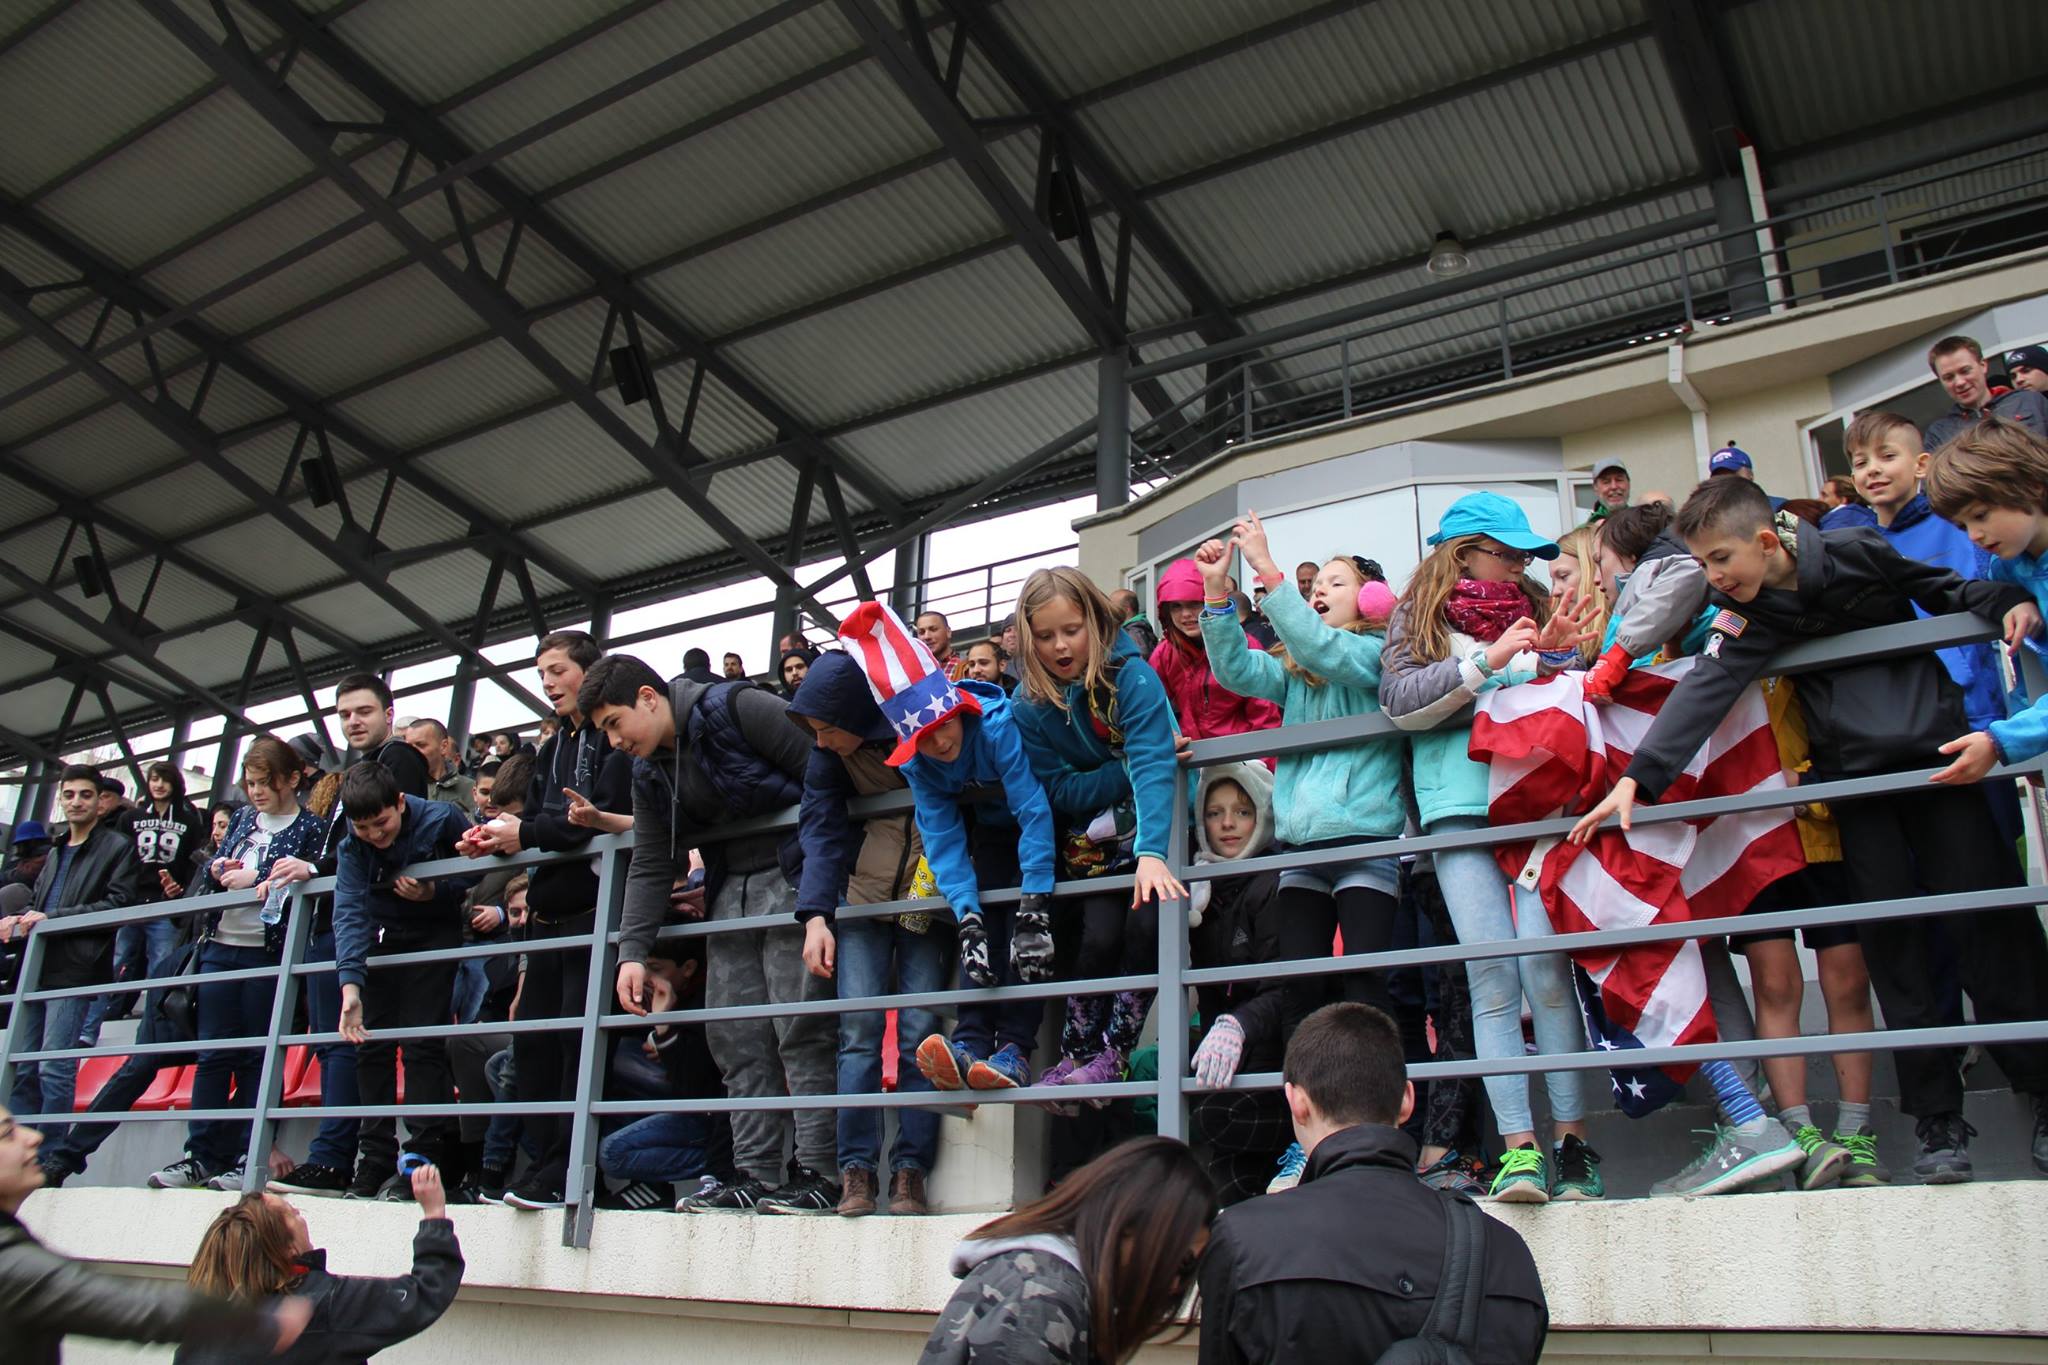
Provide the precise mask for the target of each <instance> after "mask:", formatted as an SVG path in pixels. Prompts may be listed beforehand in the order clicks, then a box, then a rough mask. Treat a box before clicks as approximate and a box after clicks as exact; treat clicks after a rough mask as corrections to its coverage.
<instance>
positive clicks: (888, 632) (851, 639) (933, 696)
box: [839, 602, 981, 768]
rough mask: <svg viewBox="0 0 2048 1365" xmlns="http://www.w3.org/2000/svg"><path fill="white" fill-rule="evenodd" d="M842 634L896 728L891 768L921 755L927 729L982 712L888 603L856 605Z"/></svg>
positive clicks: (840, 628) (841, 627)
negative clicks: (920, 742)
mask: <svg viewBox="0 0 2048 1365" xmlns="http://www.w3.org/2000/svg"><path fill="white" fill-rule="evenodd" d="M839 638H840V639H842V640H844V641H846V652H847V653H849V654H851V655H852V656H853V657H854V660H855V661H856V662H857V663H859V664H860V666H861V671H862V672H863V673H865V674H867V679H868V690H869V691H870V692H872V693H874V696H875V705H877V706H879V707H880V708H881V709H882V715H883V717H884V718H885V719H886V720H887V721H888V722H889V724H890V725H891V726H893V727H894V728H895V730H896V749H895V751H894V752H893V753H891V754H890V755H889V759H888V762H889V766H890V767H892V768H897V767H901V766H902V765H903V764H905V763H908V762H909V761H910V760H911V759H913V758H915V757H917V739H918V736H919V735H922V734H923V733H924V732H925V731H927V730H929V729H931V728H933V727H934V726H937V725H943V724H944V723H945V722H946V721H948V720H950V719H952V718H953V717H954V716H956V715H960V714H962V713H963V712H971V713H972V714H974V715H977V716H978V715H980V714H981V703H980V702H978V701H976V700H975V699H974V698H973V697H971V696H969V695H967V694H966V693H964V692H962V691H961V690H960V689H959V688H957V687H955V686H953V684H952V682H951V680H949V679H948V678H947V677H946V671H945V670H944V669H942V668H940V667H939V661H938V660H937V659H935V658H933V657H932V652H931V650H929V649H927V648H926V647H925V643H924V641H922V640H920V639H918V638H917V636H916V635H914V634H913V633H912V632H911V631H910V629H909V627H907V626H905V625H904V624H903V618H902V617H900V616H898V615H897V614H896V613H895V612H894V611H891V610H890V609H889V607H888V606H887V605H886V604H884V603H881V602H863V603H861V604H860V605H859V606H858V607H855V608H854V609H853V612H852V613H851V614H850V615H849V616H848V617H847V618H846V622H845V624H843V625H841V626H840V627H839Z"/></svg>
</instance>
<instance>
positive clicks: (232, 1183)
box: [206, 1156, 249, 1194]
mask: <svg viewBox="0 0 2048 1365" xmlns="http://www.w3.org/2000/svg"><path fill="white" fill-rule="evenodd" d="M248 1170H249V1158H248V1157H246V1156H239V1157H236V1158H235V1164H234V1165H232V1166H230V1167H228V1169H226V1170H225V1171H222V1172H221V1173H220V1174H219V1175H217V1176H215V1177H214V1178H213V1179H211V1180H209V1181H207V1182H206V1188H207V1189H209V1190H226V1191H228V1192H229V1193H232V1194H240V1193H241V1192H242V1177H243V1176H244V1175H245V1174H247V1173H248Z"/></svg>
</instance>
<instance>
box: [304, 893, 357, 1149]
mask: <svg viewBox="0 0 2048 1365" xmlns="http://www.w3.org/2000/svg"><path fill="white" fill-rule="evenodd" d="M333 960H334V931H333V930H331V929H330V930H328V931H327V932H325V933H321V934H315V935H314V936H313V938H312V941H311V942H310V943H308V944H307V945H306V961H308V962H332V961H333ZM306 1015H307V1017H308V1018H309V1019H311V1020H312V1023H313V1028H312V1031H313V1032H315V1033H332V1032H334V1030H335V1029H337V1028H338V1027H340V1025H341V978H340V977H338V976H336V975H335V974H334V973H333V972H322V973H321V974H320V975H318V976H309V977H307V978H306ZM313 1054H314V1055H315V1056H316V1057H318V1058H319V1059H320V1103H322V1104H326V1105H344V1104H360V1103H362V1101H361V1100H359V1099H358V1098H356V1096H357V1091H356V1046H355V1044H354V1043H322V1044H320V1045H319V1046H318V1047H316V1048H314V1049H313ZM306 1160H307V1161H309V1162H311V1163H312V1164H313V1165H315V1166H329V1167H332V1168H333V1169H335V1170H337V1171H353V1170H355V1168H356V1120H354V1119H327V1120H325V1121H323V1122H322V1123H321V1125H320V1131H319V1132H317V1133H315V1134H314V1135H313V1145H312V1147H311V1149H310V1150H308V1151H307V1153H306Z"/></svg>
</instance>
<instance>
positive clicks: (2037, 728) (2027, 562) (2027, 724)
mask: <svg viewBox="0 0 2048 1365" xmlns="http://www.w3.org/2000/svg"><path fill="white" fill-rule="evenodd" d="M1985 576H1986V577H1987V578H1993V579H1997V580H1998V581H1999V582H2002V583H2017V584H2019V585H2020V586H2021V587H2023V588H2025V589H2026V590H2027V591H2028V592H2030V593H2032V594H2034V602H2035V604H2036V605H2038V606H2039V607H2040V608H2041V611H2042V613H2043V615H2048V560H2040V559H2036V558H2034V557H2033V556H2032V555H2029V554H2019V555H2015V556H2014V557H2013V558H2011V559H1994V560H1992V561H1991V572H1990V573H1988V574H1986V575H1985ZM2028 643H2029V644H2033V643H2035V642H2034V641H2028ZM1994 647H1995V646H1994ZM1942 653H1943V654H1946V653H1948V651H1947V650H1943V651H1942ZM1973 723H1974V721H1973ZM1988 728H1989V729H1990V731H1991V738H1992V741H1993V742H1994V743H1996V744H1997V745H1998V753H1999V756H2000V757H2001V758H2003V759H2004V760H2005V761H2006V762H2007V763H2024V762H2025V761H2026V760H2028V759H2030V758H2034V757H2037V756H2039V755H2040V754H2042V753H2044V752H2048V696H2044V697H2035V698H2033V699H2032V704H2031V705H2030V706H2028V707H2027V708H2026V709H2025V710H2024V711H2020V712H2018V713H2017V714H2015V715H2013V716H2012V717H2011V718H2010V719H2005V718H2001V719H1998V720H1994V721H1992V722H1991V724H1990V726H1989V727H1988Z"/></svg>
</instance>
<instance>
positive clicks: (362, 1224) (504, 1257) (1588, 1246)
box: [23, 1181, 2048, 1365]
mask: <svg viewBox="0 0 2048 1365" xmlns="http://www.w3.org/2000/svg"><path fill="white" fill-rule="evenodd" d="M227 1199H228V1197H227V1196H224V1195H212V1194H205V1193H197V1192H188V1191H176V1192H170V1191H144V1190H68V1189H67V1190H56V1191H46V1192H43V1193H39V1194H37V1195H35V1196H34V1197H32V1198H31V1199H30V1200H29V1202H28V1204H27V1205H26V1207H25V1208H24V1210H23V1216H24V1219H25V1221H27V1223H28V1224H29V1225H30V1226H31V1227H32V1228H34V1229H35V1230H36V1232H37V1233H38V1235H39V1236H41V1237H43V1238H44V1239H45V1240H46V1241H48V1242H49V1244H50V1245H52V1246H53V1247H56V1248H58V1249H59V1250H62V1251H65V1252H68V1253H70V1254H72V1255H76V1256H80V1257H84V1258H87V1259H92V1260H97V1261H101V1262H106V1263H110V1268H112V1269H116V1270H125V1271H130V1272H133V1273H147V1274H172V1273H176V1272H177V1271H178V1270H179V1269H180V1268H182V1266H183V1265H184V1264H185V1263H186V1262H187V1261H188V1260H189V1257H190V1254H191V1251H192V1248H193V1247H194V1246H195V1245H197V1243H198V1240H199V1237H200V1234H201V1232H202V1231H203V1230H204V1228H205V1226H206V1223H207V1222H208V1221H209V1220H210V1219H211V1218H212V1216H213V1214H214V1212H215V1211H216V1210H217V1209H218V1208H220V1207H221V1205H222V1204H224V1203H225V1202H227ZM302 1207H303V1208H304V1209H305V1210H306V1214H307V1218H308V1221H309V1222H310V1224H311V1226H312V1231H313V1236H314V1239H315V1240H316V1241H317V1242H318V1243H320V1244H321V1245H323V1246H325V1247H327V1248H328V1251H329V1256H330V1263H331V1265H332V1266H333V1267H334V1269H335V1270H337V1271H338V1272H340V1273H343V1274H374V1273H380V1272H381V1273H391V1272H393V1271H396V1270H399V1269H402V1268H403V1267H404V1266H405V1265H406V1264H407V1255H408V1246H409V1240H410V1236H411V1231H412V1226H413V1222H412V1218H411V1217H410V1215H409V1211H408V1210H406V1209H404V1208H401V1207H395V1206H392V1205H388V1204H373V1203H356V1202H344V1201H338V1200H306V1201H304V1202H303V1204H302ZM1490 1212H1492V1213H1493V1214H1494V1216H1495V1217H1500V1218H1503V1219H1504V1220H1505V1221H1507V1222H1509V1223H1511V1224H1513V1225H1514V1226H1515V1227H1516V1228H1517V1229H1518V1230H1519V1231H1520V1232H1521V1233H1522V1235H1523V1236H1524V1237H1525V1238H1526V1239H1527V1240H1528V1242H1529V1245H1530V1249H1531V1250H1532V1251H1533V1252H1534V1253H1535V1256H1536V1262H1537V1264H1538V1266H1539V1267H1541V1269H1542V1272H1543V1276H1544V1282H1545V1286H1546V1290H1547V1293H1548V1295H1549V1299H1550V1309H1551V1320H1552V1323H1553V1326H1554V1328H1555V1329H1556V1334H1555V1336H1554V1337H1553V1342H1552V1350H1551V1352H1550V1358H1551V1359H1553V1360H1571V1359H1576V1358H1578V1357H1580V1356H1586V1357H1591V1356H1594V1355H1615V1354H1627V1355H1635V1356H1660V1357H1664V1358H1670V1359H1683V1360H1691V1359H1701V1360H1704V1359H1707V1358H1709V1357H1714V1358H1718V1357H1721V1356H1724V1355H1737V1356H1743V1357H1747V1358H1751V1359H1776V1360H1790V1359H1808V1358H1814V1359H1818V1358H1829V1359H1842V1358H1863V1359H1920V1360H1935V1359H1954V1360H2018V1359H2031V1360H2041V1359H2044V1358H2048V1355H2044V1352H2043V1351H2042V1348H2041V1344H2040V1342H2039V1340H2038V1339H2036V1340H2032V1341H2024V1340H2020V1338H2023V1337H2027V1336H2032V1337H2035V1338H2039V1337H2040V1336H2041V1335H2043V1334H2048V1182H2041V1181H2020V1182H2012V1183H1992V1182H1986V1183H1982V1184H1977V1185H1967V1186H1955V1187H1949V1188H1940V1189H1930V1188H1922V1187H1917V1186H1916V1187H1900V1188H1892V1189H1877V1190H1843V1191H1830V1192H1826V1193H1821V1194H1790V1193H1783V1194H1753V1195H1740V1196H1733V1197H1725V1198H1720V1199H1705V1200H1615V1201H1610V1202H1607V1203H1602V1204H1578V1205H1552V1206H1546V1207H1541V1208H1527V1207H1516V1208H1493V1209H1491V1210H1490ZM453 1215H454V1218H455V1221H456V1226H457V1228H458V1230H459V1232H460V1235H461V1238H462V1244H463V1253H464V1256H465V1259H466V1260H467V1262H468V1271H467V1273H466V1275H465V1277H464V1287H463V1291H462V1295H461V1297H460V1298H459V1299H458V1300H457V1305H456V1308H455V1310H454V1311H453V1312H452V1313H451V1314H450V1316H449V1317H448V1318H447V1319H446V1320H444V1321H443V1322H442V1323H441V1324H439V1325H437V1326H436V1327H435V1328H433V1329H432V1330H431V1331H429V1332H428V1333H427V1334H426V1335H425V1336H423V1337H421V1338H420V1339H418V1340H417V1341H416V1342H414V1343H412V1344H410V1345H408V1346H406V1347H404V1348H401V1349H400V1350H396V1351H393V1352H391V1353H390V1354H388V1355H386V1356H384V1357H380V1358H381V1359H388V1360H392V1361H399V1362H403V1361H428V1360H432V1361H434V1362H437V1365H466V1363H467V1362H470V1361H502V1360H511V1359H519V1360H526V1361H535V1360H551V1359H552V1360H559V1361H564V1362H571V1361H582V1360H595V1359H605V1360H620V1359H637V1358H655V1359H662V1358H681V1359H692V1360H706V1361H712V1360H715V1361H736V1362H750V1361H756V1360H760V1361H768V1360H776V1361H790V1362H808V1361H813V1360H816V1361H820V1362H824V1361H834V1362H849V1363H851V1362H864V1361H868V1360H875V1361H883V1360H890V1361H903V1360H908V1359H911V1358H913V1357H914V1355H915V1354H916V1351H917V1349H918V1346H919V1345H920V1344H921V1341H922V1338H923V1336H924V1334H925V1333H926V1332H927V1331H929V1329H930V1324H931V1321H932V1316H933V1315H934V1314H935V1313H936V1312H937V1311H938V1310H939V1308H940V1307H941V1306H942V1305H943V1304H944V1303H945V1301H946V1298H947V1297H948V1296H949V1295H950V1294H951V1292H952V1288H953V1281H952V1279H951V1277H950V1276H948V1274H947V1273H946V1268H945V1267H946V1256H947V1252H948V1250H949V1249H950V1248H951V1246H952V1245H953V1243H954V1242H955V1240H957V1239H958V1238H959V1237H961V1236H963V1235H964V1234H965V1233H966V1232H967V1231H968V1230H969V1229H971V1228H972V1227H973V1226H974V1225H975V1224H976V1223H977V1222H978V1221H979V1219H978V1218H976V1217H973V1216H944V1217H931V1218H922V1219H908V1218H904V1219H891V1218H872V1219H865V1220H862V1221H859V1222H850V1221H845V1220H841V1219H837V1218H766V1217H754V1216H735V1217H706V1216H699V1217H678V1216H676V1215H672V1214H661V1213H640V1214H629V1213H600V1214H599V1215H597V1227H596V1235H595V1237H594V1239H593V1243H592V1247H591V1249H590V1250H588V1251H575V1250H571V1249H568V1248H564V1247H562V1246H561V1245H560V1235H559V1234H560V1227H561V1223H560V1219H559V1217H558V1216H553V1215H533V1214H521V1213H518V1212H516V1211H514V1210H511V1209H503V1208H490V1207H481V1208H462V1209H456V1210H454V1211H453ZM1787 1333H1794V1334H1796V1335H1794V1336H1792V1337H1789V1338H1788V1337H1787V1335H1786V1334H1787ZM639 1347H644V1348H646V1349H647V1350H649V1351H650V1352H658V1353H659V1354H656V1355H653V1356H651V1357H641V1356H640V1355H639V1354H638V1352H637V1351H636V1350H635V1348H639ZM621 1349H624V1350H625V1351H627V1352H630V1353H631V1354H626V1355H621V1354H620V1351H621ZM167 1355H168V1352H163V1351H151V1352H142V1351H138V1350H135V1349H134V1348H126V1347H108V1348H101V1347H98V1346H93V1345H88V1344H86V1343H76V1344H74V1346H73V1348H72V1349H71V1351H69V1352H68V1353H67V1356H66V1359H68V1360H73V1361H95V1360H115V1359H120V1360H128V1359H134V1358H137V1357H138V1356H147V1357H149V1358H153V1359H164V1358H167ZM1148 1358H1151V1359H1159V1360H1191V1359H1192V1352H1189V1351H1186V1350H1179V1351H1170V1350H1169V1351H1158V1352H1154V1353H1152V1354H1151V1355H1150V1356H1149V1357H1148Z"/></svg>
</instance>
